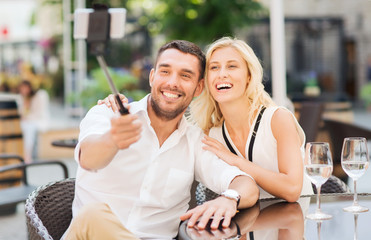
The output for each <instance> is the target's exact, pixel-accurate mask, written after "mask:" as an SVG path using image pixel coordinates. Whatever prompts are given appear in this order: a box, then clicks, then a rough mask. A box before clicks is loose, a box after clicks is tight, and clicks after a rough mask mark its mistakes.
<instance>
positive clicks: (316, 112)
mask: <svg viewBox="0 0 371 240" xmlns="http://www.w3.org/2000/svg"><path fill="white" fill-rule="evenodd" d="M323 111H324V105H323V103H320V102H303V103H302V104H301V106H300V110H299V112H300V113H299V114H300V115H299V124H300V126H301V127H302V128H303V130H304V133H305V137H306V141H307V142H314V141H316V137H317V133H318V130H319V127H320V122H321V119H322V114H323Z"/></svg>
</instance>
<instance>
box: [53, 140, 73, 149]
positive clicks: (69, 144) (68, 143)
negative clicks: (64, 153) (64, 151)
mask: <svg viewBox="0 0 371 240" xmlns="http://www.w3.org/2000/svg"><path fill="white" fill-rule="evenodd" d="M52 145H53V146H55V147H65V148H75V147H76V145H77V139H75V138H72V139H59V140H55V141H53V142H52Z"/></svg>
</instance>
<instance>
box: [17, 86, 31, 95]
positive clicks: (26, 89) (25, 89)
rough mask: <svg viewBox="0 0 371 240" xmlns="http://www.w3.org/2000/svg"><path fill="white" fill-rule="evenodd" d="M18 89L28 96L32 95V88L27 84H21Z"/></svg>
mask: <svg viewBox="0 0 371 240" xmlns="http://www.w3.org/2000/svg"><path fill="white" fill-rule="evenodd" d="M18 90H19V93H20V94H21V95H22V96H24V97H28V96H30V95H31V89H30V87H29V86H28V85H27V84H21V85H20V86H19V88H18Z"/></svg>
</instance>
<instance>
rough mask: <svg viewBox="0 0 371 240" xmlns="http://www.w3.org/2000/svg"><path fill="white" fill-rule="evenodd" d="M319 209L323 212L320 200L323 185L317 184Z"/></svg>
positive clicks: (318, 210)
mask: <svg viewBox="0 0 371 240" xmlns="http://www.w3.org/2000/svg"><path fill="white" fill-rule="evenodd" d="M316 188H317V211H316V212H318V213H319V212H321V201H320V195H321V185H317V186H316Z"/></svg>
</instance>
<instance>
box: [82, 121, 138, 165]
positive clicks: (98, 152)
mask: <svg viewBox="0 0 371 240" xmlns="http://www.w3.org/2000/svg"><path fill="white" fill-rule="evenodd" d="M136 119H137V116H136V115H133V114H127V115H123V116H119V117H114V118H112V119H111V129H110V130H109V131H107V132H106V133H104V134H102V135H94V134H92V135H90V136H88V137H86V138H85V139H84V140H83V141H82V142H81V143H80V152H79V159H80V166H81V167H82V168H84V169H87V170H98V169H101V168H104V167H105V166H107V165H108V164H109V163H110V162H111V161H112V159H113V157H114V156H115V155H116V154H117V152H118V151H119V150H120V149H125V148H128V147H129V146H130V145H131V144H133V143H135V142H136V141H138V140H139V139H140V132H141V123H140V122H138V121H135V120H136Z"/></svg>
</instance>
